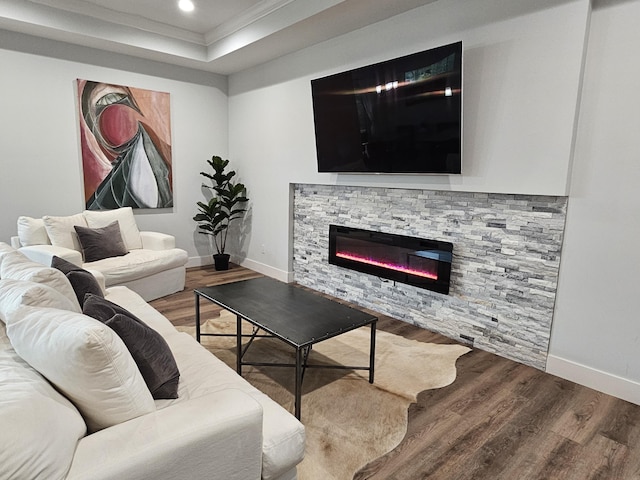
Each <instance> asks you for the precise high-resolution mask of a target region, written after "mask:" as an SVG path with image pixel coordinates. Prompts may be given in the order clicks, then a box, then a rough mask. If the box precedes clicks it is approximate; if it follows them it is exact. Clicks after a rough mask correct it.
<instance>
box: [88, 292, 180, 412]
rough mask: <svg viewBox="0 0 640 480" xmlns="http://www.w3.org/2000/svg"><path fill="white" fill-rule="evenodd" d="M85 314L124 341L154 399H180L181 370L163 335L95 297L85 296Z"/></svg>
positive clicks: (124, 311) (119, 307) (118, 306)
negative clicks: (108, 328)
mask: <svg viewBox="0 0 640 480" xmlns="http://www.w3.org/2000/svg"><path fill="white" fill-rule="evenodd" d="M82 313H84V314H85V315H88V316H90V317H92V318H95V319H96V320H99V321H101V322H102V323H104V324H105V325H107V326H108V327H110V328H111V329H112V330H113V331H115V332H116V334H117V335H118V336H119V337H120V338H121V339H122V341H123V342H124V344H125V345H126V347H127V349H128V350H129V352H130V353H131V356H132V357H133V360H134V361H135V362H136V364H137V365H138V369H139V370H140V373H141V374H142V378H144V381H145V383H146V384H147V387H148V388H149V391H150V392H151V395H152V396H153V398H154V399H156V400H158V399H161V398H178V382H179V380H180V371H179V370H178V365H177V364H176V360H175V358H174V357H173V353H172V352H171V349H170V348H169V345H168V344H167V342H166V341H165V339H164V338H162V335H160V334H159V333H158V332H156V331H155V330H154V329H153V328H151V327H149V326H148V325H147V324H146V323H144V322H143V321H142V320H140V319H139V318H137V317H136V316H135V315H133V314H132V313H130V312H129V311H128V310H126V309H125V308H123V307H121V306H120V305H117V304H115V303H113V302H110V301H109V300H107V299H105V298H102V297H99V296H96V295H91V294H89V295H87V296H86V298H85V300H84V306H83V307H82Z"/></svg>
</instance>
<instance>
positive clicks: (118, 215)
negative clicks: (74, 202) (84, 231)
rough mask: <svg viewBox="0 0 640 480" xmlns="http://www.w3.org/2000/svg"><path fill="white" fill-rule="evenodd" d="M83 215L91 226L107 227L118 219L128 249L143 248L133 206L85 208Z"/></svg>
mask: <svg viewBox="0 0 640 480" xmlns="http://www.w3.org/2000/svg"><path fill="white" fill-rule="evenodd" d="M83 215H84V218H85V219H86V221H87V226H88V227H91V228H100V227H105V226H107V225H109V224H110V223H111V222H114V221H117V222H118V224H119V225H120V232H121V233H122V239H123V240H124V244H125V245H126V247H127V250H135V249H137V248H142V240H141V239H140V230H138V225H137V223H136V219H135V216H134V215H133V209H132V208H131V207H122V208H117V209H115V210H101V211H93V210H85V211H84V212H83Z"/></svg>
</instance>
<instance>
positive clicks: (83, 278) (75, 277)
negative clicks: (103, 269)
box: [51, 255, 104, 308]
mask: <svg viewBox="0 0 640 480" xmlns="http://www.w3.org/2000/svg"><path fill="white" fill-rule="evenodd" d="M51 266H52V267H53V268H57V269H58V270H60V271H61V272H62V273H64V274H65V276H66V277H67V279H68V280H69V283H71V287H72V288H73V291H74V292H75V293H76V297H78V303H80V307H81V308H82V305H84V297H85V295H86V294H87V293H91V294H93V295H97V296H99V297H104V295H103V294H102V289H101V288H100V284H99V283H98V281H97V280H96V277H94V276H93V275H92V274H91V273H90V272H87V271H86V270H85V269H84V268H82V267H79V266H77V265H75V264H73V263H71V262H69V261H67V260H65V259H64V258H60V257H57V256H55V255H54V256H53V258H52V259H51Z"/></svg>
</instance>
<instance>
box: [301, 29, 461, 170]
mask: <svg viewBox="0 0 640 480" xmlns="http://www.w3.org/2000/svg"><path fill="white" fill-rule="evenodd" d="M444 49H450V50H452V49H456V51H457V52H459V54H460V70H459V85H460V94H459V96H460V100H459V104H460V106H459V122H458V123H459V132H460V135H459V152H460V159H459V162H457V163H456V165H455V167H456V168H454V169H447V170H445V169H433V168H427V167H428V166H429V165H425V168H420V169H415V170H411V171H408V170H405V171H393V170H385V169H373V170H372V169H366V168H349V169H347V168H344V165H342V166H339V167H338V168H329V167H327V166H324V164H323V163H322V162H321V158H320V145H319V142H318V119H317V117H316V115H317V107H316V100H317V98H316V94H315V88H314V84H315V83H316V82H318V81H323V80H326V79H330V78H335V77H338V76H340V75H347V74H349V75H350V74H353V73H355V72H358V71H363V70H368V69H372V68H373V69H377V70H378V71H385V69H387V70H388V69H389V68H390V67H391V68H393V67H392V66H393V65H394V64H400V63H402V62H407V61H408V60H410V59H411V58H412V57H413V58H417V57H419V56H427V55H437V53H436V52H437V51H439V50H444ZM463 56H464V48H463V44H462V41H457V42H452V43H449V44H445V45H440V46H438V47H434V48H429V49H427V50H423V51H420V52H416V53H412V54H409V55H404V56H401V57H396V58H393V59H390V60H386V61H382V62H378V63H373V64H370V65H365V66H362V67H358V68H354V69H351V70H346V71H343V72H338V73H335V74H332V75H327V76H324V77H320V78H316V79H312V80H311V92H312V103H313V115H314V135H315V142H316V167H317V171H318V173H333V174H349V175H461V174H462V169H463V131H464V122H463V119H464V115H463V64H464V59H463Z"/></svg>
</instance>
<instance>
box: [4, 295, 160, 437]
mask: <svg viewBox="0 0 640 480" xmlns="http://www.w3.org/2000/svg"><path fill="white" fill-rule="evenodd" d="M7 335H8V336H9V340H11V344H12V345H13V348H14V349H15V350H16V352H17V353H18V355H20V356H21V357H22V358H23V359H25V360H26V361H27V362H28V363H29V365H31V366H32V367H33V368H35V369H36V370H37V371H38V372H40V373H41V374H42V375H44V377H46V378H47V379H48V380H49V381H50V382H51V383H52V384H53V385H55V386H56V388H57V389H58V390H59V391H60V392H62V394H63V395H65V396H66V397H67V398H68V399H69V400H71V402H73V404H74V405H75V406H76V407H77V408H78V410H80V413H81V414H82V416H83V417H84V419H85V421H86V423H87V427H88V429H89V432H95V431H97V430H101V429H103V428H106V427H110V426H112V425H117V424H119V423H122V422H126V421H127V420H130V419H132V418H136V417H139V416H141V415H145V414H147V413H150V412H153V411H155V404H154V401H153V398H152V396H151V393H150V392H149V389H148V388H147V385H146V384H145V382H144V379H143V378H142V375H141V374H140V371H139V370H138V367H137V366H136V363H135V362H134V360H133V358H132V357H131V354H130V353H129V351H128V350H127V347H126V346H125V345H124V343H123V342H122V340H121V339H120V337H118V335H116V333H115V332H114V331H113V330H111V329H110V328H109V327H108V326H106V325H104V324H103V323H101V322H99V321H98V320H94V319H93V318H90V317H87V316H85V315H82V314H79V313H73V312H68V311H64V310H57V309H53V308H42V307H28V306H25V307H20V308H19V309H18V310H14V311H13V312H10V314H9V318H8V322H7Z"/></svg>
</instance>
